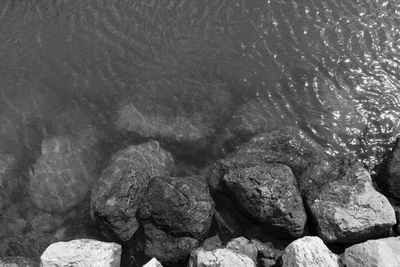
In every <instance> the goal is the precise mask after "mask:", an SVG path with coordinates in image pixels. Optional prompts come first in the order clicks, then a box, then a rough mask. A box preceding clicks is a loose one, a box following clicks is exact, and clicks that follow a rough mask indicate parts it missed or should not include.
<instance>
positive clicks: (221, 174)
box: [211, 153, 307, 238]
mask: <svg viewBox="0 0 400 267" xmlns="http://www.w3.org/2000/svg"><path fill="white" fill-rule="evenodd" d="M213 176H214V177H215V178H212V182H211V184H212V183H213V181H218V180H220V181H221V182H217V184H218V183H219V185H216V186H215V185H214V186H213V185H212V187H214V188H217V190H222V191H224V194H225V195H227V196H230V197H231V199H233V200H234V201H236V203H237V205H238V206H239V207H240V208H241V209H242V210H244V211H245V212H246V213H248V214H249V215H250V216H251V217H252V218H254V219H256V220H257V222H259V223H260V224H263V225H265V227H266V228H268V229H269V230H271V231H274V232H275V233H276V234H277V235H280V236H282V237H284V238H287V237H299V236H301V235H302V234H303V232H304V227H305V224H306V220H307V216H306V213H305V210H304V207H303V202H302V199H301V196H300V192H299V190H298V188H297V182H296V178H295V177H294V175H293V173H292V171H291V169H290V168H289V167H288V166H285V165H282V164H275V163H265V162H264V161H261V160H253V161H248V157H247V154H246V153H240V154H238V155H236V156H234V157H231V158H228V159H226V160H221V161H220V162H219V163H218V164H217V165H216V168H215V170H214V171H213ZM217 176H218V177H217Z"/></svg>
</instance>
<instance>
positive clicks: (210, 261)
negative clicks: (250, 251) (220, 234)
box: [188, 248, 256, 267]
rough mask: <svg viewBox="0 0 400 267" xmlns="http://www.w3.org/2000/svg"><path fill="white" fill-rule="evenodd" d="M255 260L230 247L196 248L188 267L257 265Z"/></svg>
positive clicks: (248, 266)
mask: <svg viewBox="0 0 400 267" xmlns="http://www.w3.org/2000/svg"><path fill="white" fill-rule="evenodd" d="M255 266H256V265H255V264H254V262H253V260H252V259H250V258H249V257H247V256H246V255H243V254H238V253H236V252H234V251H232V250H230V249H226V248H219V249H216V250H213V251H204V250H202V249H199V250H195V251H193V252H192V255H191V256H190V260H189V265H188V267H255Z"/></svg>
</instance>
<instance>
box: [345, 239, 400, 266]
mask: <svg viewBox="0 0 400 267" xmlns="http://www.w3.org/2000/svg"><path fill="white" fill-rule="evenodd" d="M344 258H345V264H346V266H347V267H396V266H400V237H388V238H382V239H377V240H368V241H367V242H364V243H360V244H357V245H354V246H351V247H349V248H347V249H346V251H345V257H344Z"/></svg>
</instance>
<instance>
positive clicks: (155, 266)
mask: <svg viewBox="0 0 400 267" xmlns="http://www.w3.org/2000/svg"><path fill="white" fill-rule="evenodd" d="M143 267H163V266H162V265H161V263H160V262H159V261H158V260H157V259H156V258H152V259H151V260H150V261H149V262H148V263H146V264H145V265H143Z"/></svg>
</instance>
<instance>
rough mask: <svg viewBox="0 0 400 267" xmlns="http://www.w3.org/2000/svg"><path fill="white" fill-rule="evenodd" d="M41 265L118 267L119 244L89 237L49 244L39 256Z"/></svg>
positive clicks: (119, 259) (119, 258) (43, 266)
mask: <svg viewBox="0 0 400 267" xmlns="http://www.w3.org/2000/svg"><path fill="white" fill-rule="evenodd" d="M40 260H41V266H42V267H54V266H88V267H92V266H93V267H95V266H104V267H119V266H120V261H121V246H120V245H119V244H116V243H106V242H101V241H97V240H91V239H77V240H71V241H68V242H58V243H54V244H52V245H50V246H49V247H48V248H47V249H46V250H45V251H44V252H43V254H42V256H41V257H40Z"/></svg>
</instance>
